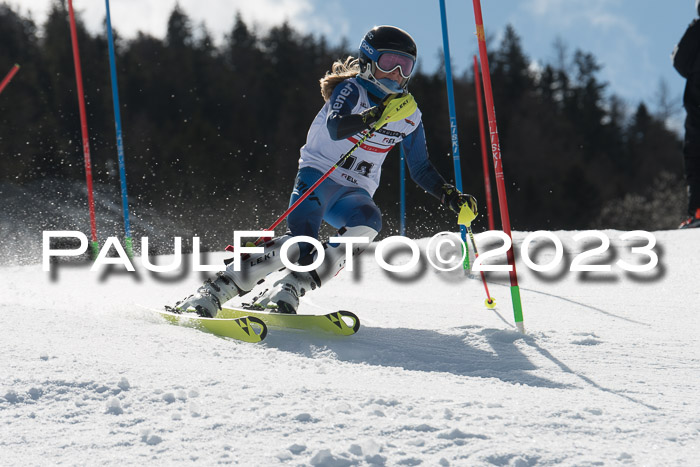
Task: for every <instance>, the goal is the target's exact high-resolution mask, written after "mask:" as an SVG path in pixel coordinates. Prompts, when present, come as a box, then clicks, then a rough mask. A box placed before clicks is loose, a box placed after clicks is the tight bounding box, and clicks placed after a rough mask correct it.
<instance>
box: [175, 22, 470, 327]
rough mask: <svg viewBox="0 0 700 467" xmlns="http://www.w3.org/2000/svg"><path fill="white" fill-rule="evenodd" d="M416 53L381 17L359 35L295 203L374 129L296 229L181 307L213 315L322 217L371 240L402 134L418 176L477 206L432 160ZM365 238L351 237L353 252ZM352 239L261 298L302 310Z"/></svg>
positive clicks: (307, 260) (303, 256)
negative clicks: (414, 88)
mask: <svg viewBox="0 0 700 467" xmlns="http://www.w3.org/2000/svg"><path fill="white" fill-rule="evenodd" d="M416 58H417V48H416V43H415V42H414V41H413V38H412V37H411V36H410V35H409V34H408V33H407V32H405V31H403V30H402V29H399V28H396V27H393V26H377V27H375V28H373V29H372V30H371V31H369V32H368V33H367V34H366V35H365V36H364V38H363V40H362V42H361V43H360V50H359V58H357V59H353V58H352V57H348V58H347V59H346V60H345V61H344V62H342V61H337V62H335V63H334V64H333V67H332V70H331V72H329V73H327V74H326V76H324V77H323V78H322V79H321V94H322V95H323V98H324V100H325V104H324V106H323V107H322V108H321V110H320V111H319V113H318V115H316V118H315V119H314V121H313V123H312V124H311V128H310V129H309V132H308V135H307V139H306V144H305V145H304V146H303V147H302V148H301V157H300V159H299V171H298V173H297V177H296V181H295V184H294V190H293V191H292V195H291V199H290V205H291V204H293V203H294V202H295V201H296V200H297V199H298V198H299V197H300V196H302V195H303V194H304V193H305V191H306V190H307V189H308V188H309V187H311V186H312V185H313V184H314V183H315V182H316V181H317V180H319V179H320V178H321V177H322V176H323V175H324V174H325V173H326V172H327V171H328V170H329V169H330V168H331V167H333V166H334V165H335V164H336V163H337V162H338V159H339V158H340V157H341V156H342V155H343V154H346V153H347V152H348V151H350V150H351V149H352V148H353V146H355V145H356V143H358V141H359V140H361V139H362V138H363V137H365V136H367V134H368V133H370V136H368V137H367V139H366V140H365V141H364V142H362V144H361V145H360V146H359V147H358V148H357V149H355V150H354V152H352V154H351V155H350V156H349V157H347V158H346V159H345V160H344V162H343V163H342V165H340V166H339V167H338V168H337V169H336V170H335V171H333V172H332V174H331V175H330V176H329V177H328V178H327V179H326V180H324V181H323V182H322V183H321V184H320V185H319V186H318V188H316V189H315V190H314V191H313V192H312V193H311V194H310V196H309V197H308V198H306V199H305V200H304V201H302V202H301V204H300V205H299V206H298V207H297V208H296V209H295V210H294V211H292V212H291V213H290V214H289V217H288V218H287V226H288V233H287V234H286V235H283V236H281V237H277V238H275V239H273V240H272V241H269V242H267V243H265V245H264V251H263V252H262V253H256V254H252V255H244V256H242V261H241V265H240V268H239V270H238V271H236V270H235V268H234V267H233V263H230V264H229V265H228V266H227V268H226V270H225V271H221V272H219V273H218V275H217V277H216V279H215V280H211V279H209V280H207V281H206V282H205V283H204V285H203V286H202V287H200V288H199V289H198V290H197V292H196V293H195V294H194V295H191V296H189V297H187V298H186V299H184V300H182V301H180V302H178V303H177V304H176V305H175V311H178V312H196V313H198V314H199V315H202V316H209V317H214V316H216V314H217V313H218V311H219V310H220V309H221V305H222V304H223V303H225V302H226V301H228V300H229V299H231V298H232V297H234V296H235V295H243V294H245V293H247V292H249V291H250V290H251V289H253V287H254V286H255V285H256V284H257V283H259V282H260V281H261V280H263V279H264V278H265V276H267V275H268V274H270V273H272V272H274V271H277V270H279V269H281V268H282V267H283V263H282V260H281V258H280V250H281V248H282V245H284V244H285V242H287V241H289V240H290V239H292V238H293V237H294V236H299V235H305V236H309V237H313V238H318V232H319V229H320V226H321V221H326V222H327V223H328V224H330V225H331V226H333V227H334V228H336V229H338V235H339V237H363V238H366V239H367V240H368V242H371V241H372V240H373V239H374V238H375V237H376V236H377V234H378V233H379V231H380V230H381V228H382V216H381V213H380V212H379V209H378V208H377V206H376V204H374V201H373V200H372V195H373V194H374V192H375V190H376V189H377V186H378V185H379V178H380V174H381V166H382V163H383V162H384V158H385V157H386V155H387V153H388V152H389V150H390V149H391V148H392V147H394V145H396V144H401V145H402V147H403V149H404V152H405V154H406V160H407V163H408V167H409V171H410V174H411V178H412V179H413V180H414V181H415V182H416V183H417V184H418V185H419V186H420V187H421V188H423V189H424V190H425V191H427V192H428V193H430V194H432V195H433V196H435V197H436V198H438V199H439V200H440V202H441V203H442V204H443V205H444V206H446V207H448V208H450V209H451V210H453V211H455V212H459V211H460V209H461V208H462V206H467V207H469V209H471V211H472V212H473V214H474V215H476V213H477V207H476V200H475V199H474V197H473V196H471V195H468V194H463V193H460V192H459V191H458V190H457V189H456V188H455V187H454V186H452V185H450V184H448V183H446V182H445V180H444V179H443V178H442V177H441V176H440V174H439V173H438V172H437V171H436V169H435V168H434V167H433V165H432V164H431V163H430V161H429V160H428V153H427V149H426V142H425V131H424V129H423V123H422V122H421V112H420V110H418V108H417V106H416V104H415V101H414V100H413V96H412V95H411V94H409V93H408V92H407V90H406V87H407V85H408V82H409V80H410V78H411V74H412V73H413V71H414V69H415V63H416ZM364 246H366V244H364V245H362V244H360V245H358V244H355V245H353V249H352V254H353V255H357V254H359V253H360V252H361V251H363V250H364ZM345 250H346V249H345V247H344V246H343V245H342V244H340V243H338V244H328V243H326V244H324V253H325V255H324V258H325V259H324V261H323V263H322V265H321V266H320V267H319V268H317V269H316V270H314V271H311V272H289V273H288V274H287V275H286V276H284V277H283V278H282V279H280V280H278V281H277V282H275V283H274V284H273V285H272V287H270V288H268V289H267V290H266V291H265V292H263V293H262V294H261V295H259V296H258V297H256V299H255V300H254V304H255V305H256V306H257V307H265V308H269V309H271V311H278V312H281V313H296V310H297V307H298V306H299V297H300V296H303V295H304V294H305V293H306V292H309V291H311V290H313V289H315V288H316V287H320V286H322V285H324V284H326V282H327V281H328V280H330V279H331V278H333V277H334V276H335V275H336V274H337V273H338V272H339V271H340V270H341V269H342V268H343V267H344V266H345V258H346V257H345V253H346V251H345ZM315 254H317V253H316V252H315V250H314V249H313V247H312V245H310V244H309V243H302V242H299V243H294V244H293V245H291V246H290V247H289V248H288V250H287V258H288V259H289V261H291V262H293V263H298V264H301V265H304V264H311V263H312V262H313V260H314V255H315Z"/></svg>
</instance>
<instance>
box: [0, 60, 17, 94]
mask: <svg viewBox="0 0 700 467" xmlns="http://www.w3.org/2000/svg"><path fill="white" fill-rule="evenodd" d="M18 71H19V65H17V64H16V63H15V65H14V66H13V67H12V68H10V71H8V72H7V75H5V77H4V78H3V79H2V83H0V92H2V91H3V90H4V89H5V86H7V83H9V82H10V80H12V78H13V77H14V76H15V74H16V73H17V72H18Z"/></svg>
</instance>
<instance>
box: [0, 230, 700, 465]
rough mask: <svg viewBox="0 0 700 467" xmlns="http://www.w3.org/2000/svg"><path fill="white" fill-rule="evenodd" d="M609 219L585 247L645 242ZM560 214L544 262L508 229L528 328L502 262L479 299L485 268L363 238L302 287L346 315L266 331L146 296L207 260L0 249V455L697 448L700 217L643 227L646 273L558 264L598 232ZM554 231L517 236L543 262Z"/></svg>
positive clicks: (601, 458)
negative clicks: (205, 323)
mask: <svg viewBox="0 0 700 467" xmlns="http://www.w3.org/2000/svg"><path fill="white" fill-rule="evenodd" d="M604 233H605V235H607V236H608V237H609V238H610V239H611V241H612V245H611V247H610V248H609V249H608V251H607V252H605V253H603V254H600V255H597V256H596V257H594V258H591V260H590V262H594V263H595V264H614V263H615V262H616V261H617V260H619V259H623V260H626V261H628V262H630V263H635V262H636V263H645V262H646V261H647V260H646V258H645V257H644V256H641V255H637V254H633V253H632V252H631V251H630V247H629V245H628V243H629V242H625V241H622V240H620V238H619V237H620V235H621V234H622V232H617V231H605V232H604ZM526 235H527V233H521V232H516V233H515V234H514V238H515V243H516V246H518V247H519V245H521V244H522V241H523V239H524V238H525V236H526ZM554 235H556V236H557V237H558V238H559V239H560V240H561V241H562V242H563V244H564V253H565V255H564V260H563V261H562V263H561V267H559V268H557V269H555V270H554V271H552V272H548V273H535V272H533V271H532V270H531V269H530V268H528V267H527V266H526V265H525V264H524V263H523V261H522V260H521V259H520V256H519V253H518V250H519V248H518V249H516V254H517V255H518V256H517V259H518V263H517V266H518V276H519V279H520V286H521V294H522V302H523V311H524V317H525V327H526V330H527V334H526V335H522V334H520V333H518V332H517V331H515V329H514V326H513V312H512V306H511V299H510V289H509V286H508V284H509V283H508V277H507V275H506V274H504V273H489V287H490V291H491V293H492V295H493V296H495V297H496V299H497V300H498V306H497V308H496V309H495V310H488V309H486V308H485V307H484V304H483V302H484V298H485V293H484V289H483V286H482V284H481V281H480V280H479V276H472V277H468V276H465V274H464V273H463V272H461V271H454V272H437V271H436V270H435V269H433V268H432V267H431V266H430V265H429V264H428V263H427V262H426V261H425V260H421V262H420V263H419V265H418V266H416V268H415V270H414V271H413V272H410V273H403V274H395V275H392V274H389V273H387V272H385V271H383V270H382V269H381V268H380V267H379V265H378V264H377V262H376V261H375V258H374V255H373V254H372V253H371V250H370V251H368V252H366V253H365V254H363V255H362V257H360V258H359V260H358V261H357V263H356V267H355V269H356V270H355V272H348V271H343V272H342V273H341V274H340V275H339V276H338V277H337V278H336V279H335V280H333V281H332V282H330V283H328V284H327V285H325V286H324V287H322V288H321V289H319V290H317V291H315V292H313V293H312V294H309V295H307V296H306V297H304V298H303V300H302V305H301V309H300V312H301V313H316V312H321V311H330V310H335V309H338V308H341V309H348V310H352V311H354V312H356V313H357V314H358V315H359V316H360V319H361V320H362V328H361V329H360V331H359V333H358V334H357V335H355V336H351V337H345V338H339V337H331V336H324V335H311V334H305V333H300V332H292V331H283V330H277V329H270V332H269V335H268V337H267V339H265V341H264V342H263V343H260V344H245V343H240V342H237V341H233V340H230V339H226V338H219V337H216V336H214V335H211V334H206V333H204V332H200V331H197V330H193V329H188V328H183V327H178V326H174V325H170V324H166V323H165V322H164V321H163V320H162V319H161V318H160V317H158V316H156V315H155V314H154V313H152V312H149V311H147V310H144V309H143V308H141V307H140V305H143V306H146V307H160V306H162V305H163V304H169V303H173V302H174V301H175V300H177V299H179V298H182V297H183V296H185V295H187V294H189V293H191V292H192V291H194V290H195V289H196V287H197V286H198V285H199V284H200V282H201V280H202V279H203V277H204V276H203V275H202V273H194V272H188V271H189V268H190V267H191V265H190V264H189V263H187V262H185V263H186V264H185V265H184V266H183V270H182V272H181V273H169V274H165V273H162V274H156V273H151V272H149V271H147V270H145V269H144V268H143V266H142V265H141V262H140V258H139V257H137V258H136V259H135V266H136V268H137V272H135V273H130V272H125V271H124V270H123V268H121V267H117V266H108V267H103V268H100V269H99V270H97V271H91V270H90V264H76V263H75V262H68V261H63V260H59V262H58V263H57V264H54V265H53V266H52V268H53V269H52V271H51V272H43V271H42V268H41V264H40V262H39V259H38V258H37V264H35V265H25V266H6V267H2V268H0V274H1V276H2V289H3V293H2V300H1V301H0V313H1V321H0V323H1V324H0V356H1V357H0V362H1V364H0V459H1V460H0V463H1V464H3V465H18V466H19V465H46V464H59V463H60V464H68V465H73V464H78V465H143V464H155V465H173V464H185V463H187V464H190V463H195V464H200V465H213V464H236V463H238V464H241V465H278V464H289V465H321V466H346V465H419V464H422V465H431V466H432V465H487V466H490V465H495V466H534V465H559V464H562V465H577V466H585V465H653V466H658V465H678V466H686V465H698V462H699V459H700V391H698V381H700V380H699V379H698V377H699V376H700V357H699V355H700V352H698V351H699V350H700V344H699V342H700V340H699V339H698V330H700V313H698V312H699V311H700V293H699V292H698V271H700V237H699V235H700V231H699V230H697V229H696V230H694V231H668V232H654V235H655V237H656V239H657V241H658V244H657V245H656V246H655V247H654V252H656V253H657V254H658V256H659V265H658V266H657V267H656V268H655V269H654V270H653V271H651V272H649V273H640V274H633V273H626V272H624V271H622V270H621V269H620V268H619V267H617V266H615V265H613V268H612V271H611V272H609V273H601V272H592V273H579V272H570V271H569V270H568V268H569V266H570V263H571V261H572V258H573V257H574V256H576V255H577V254H578V253H579V252H580V251H582V250H590V249H591V248H593V247H595V246H597V245H598V244H599V242H598V243H596V241H595V240H592V241H590V242H589V243H588V244H586V242H576V241H574V240H573V236H574V235H575V232H554ZM641 243H644V242H641ZM419 244H420V245H421V247H422V249H425V248H426V245H427V240H425V239H424V240H421V241H419ZM550 245H551V243H550V242H549V241H548V240H544V239H540V240H539V241H538V242H537V243H536V244H532V245H530V253H531V256H532V257H533V259H535V260H536V262H537V263H540V264H545V263H547V262H548V261H550V260H551V258H552V257H553V256H554V249H553V248H551V247H550ZM481 246H482V247H483V248H482V249H483V251H482V253H483V252H484V251H486V250H488V249H489V248H490V247H489V246H488V245H485V244H483V242H482V244H481ZM406 256H407V255H406V253H405V252H403V251H402V252H401V253H397V254H394V255H392V257H391V258H390V259H391V261H392V262H393V263H395V264H400V263H401V262H402V261H405V260H407V258H406ZM224 257H225V255H224V254H222V255H208V257H207V258H206V260H207V262H208V263H210V264H213V263H215V262H217V261H219V260H221V259H223V258H224ZM170 260H172V256H169V257H168V256H165V257H160V258H158V259H157V261H158V262H159V263H160V264H167V263H168V262H169V261H170ZM500 262H501V263H502V262H503V261H500ZM236 300H237V299H234V300H233V301H232V303H237V302H236ZM238 300H239V301H240V300H241V299H240V298H238Z"/></svg>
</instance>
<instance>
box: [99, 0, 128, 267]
mask: <svg viewBox="0 0 700 467" xmlns="http://www.w3.org/2000/svg"><path fill="white" fill-rule="evenodd" d="M105 7H106V8H107V44H108V46H109V69H110V72H111V73H110V74H111V80H112V103H113V105H114V127H115V129H116V132H117V157H118V159H119V179H120V180H121V189H122V211H123V213H124V236H125V238H124V242H125V250H126V253H127V255H129V257H133V256H134V249H133V243H132V240H131V226H130V225H129V200H128V196H127V194H126V170H125V168H124V143H123V141H122V117H121V113H120V111H119V90H118V89H117V88H118V87H117V65H116V60H115V58H114V37H113V36H112V20H111V18H110V14H109V0H105Z"/></svg>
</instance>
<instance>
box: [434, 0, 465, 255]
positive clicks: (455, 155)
mask: <svg viewBox="0 0 700 467" xmlns="http://www.w3.org/2000/svg"><path fill="white" fill-rule="evenodd" d="M440 19H441V21H442V49H443V52H444V54H445V83H446V84H447V101H448V104H449V108H450V132H451V134H452V162H453V164H454V171H455V187H456V188H457V189H458V190H459V191H462V167H461V164H460V162H459V141H458V140H457V111H456V110H455V95H454V86H453V84H452V65H451V64H450V39H449V37H448V35H447V12H446V10H445V0H440ZM459 228H460V231H461V232H462V242H463V243H464V247H465V248H466V245H467V228H466V227H465V226H463V225H460V226H459ZM468 268H469V254H467V255H466V257H465V260H464V269H468Z"/></svg>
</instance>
